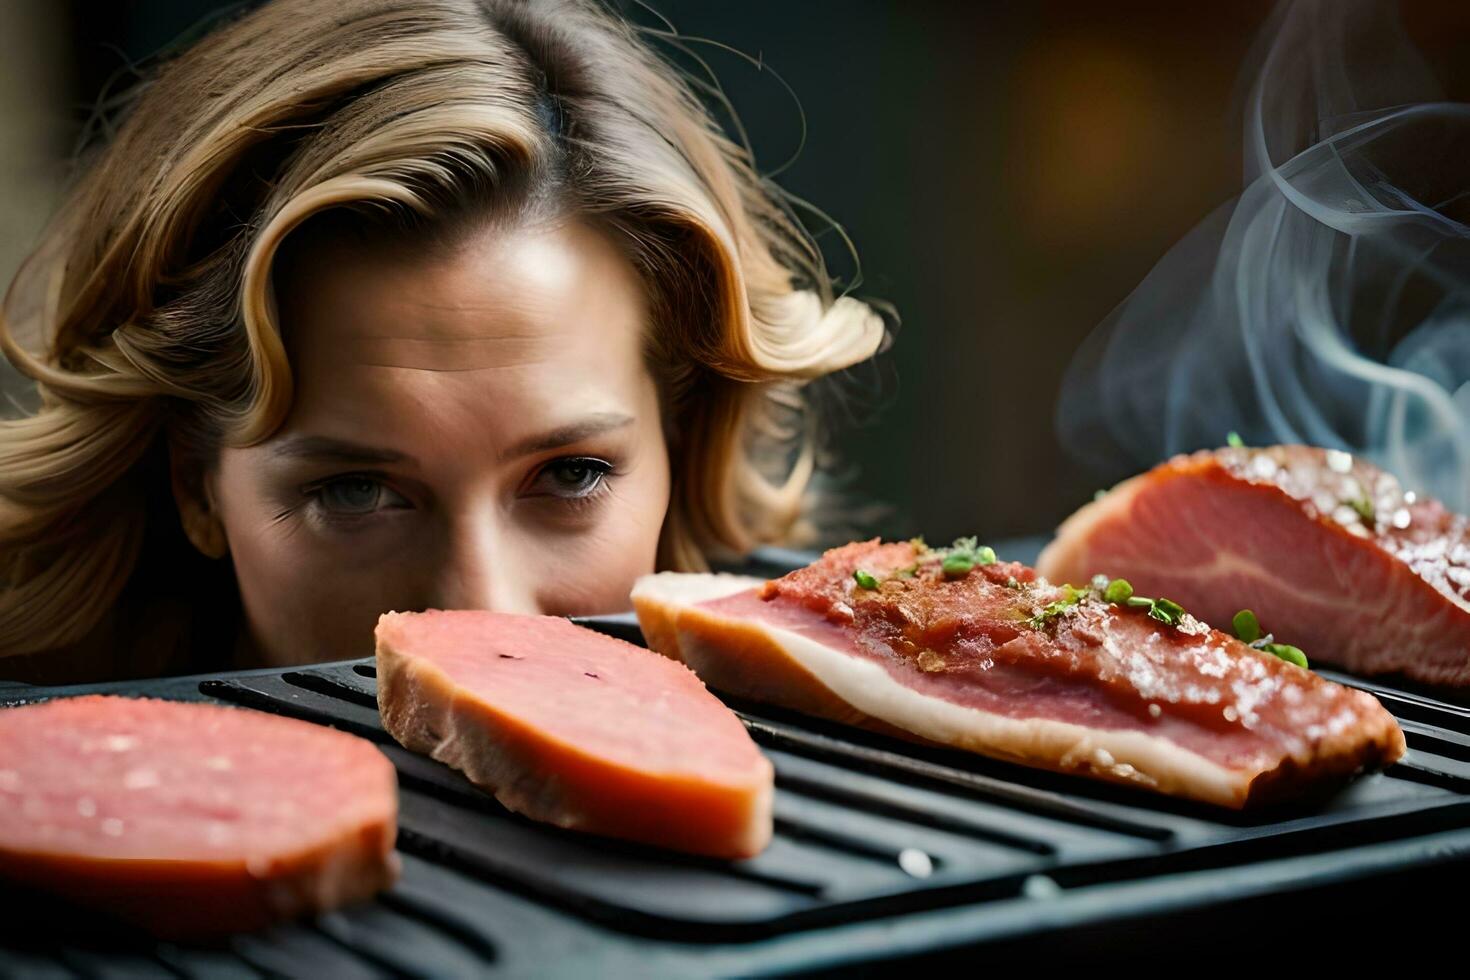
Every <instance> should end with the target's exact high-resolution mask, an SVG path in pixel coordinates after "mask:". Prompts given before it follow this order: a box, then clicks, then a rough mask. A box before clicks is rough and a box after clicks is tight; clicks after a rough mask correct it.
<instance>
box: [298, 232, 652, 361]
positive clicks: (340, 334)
mask: <svg viewBox="0 0 1470 980" xmlns="http://www.w3.org/2000/svg"><path fill="white" fill-rule="evenodd" d="M306 265H307V268H305V269H299V270H293V274H292V275H290V276H289V278H288V280H287V281H288V282H289V283H290V285H289V287H288V288H287V289H286V290H285V295H283V296H282V297H281V300H282V302H281V306H282V310H281V313H282V316H281V320H282V330H283V332H284V333H285V334H286V337H287V343H288V346H289V347H290V349H291V352H292V362H293V368H294V369H295V370H296V372H297V373H298V374H300V373H304V372H309V371H311V370H313V369H316V368H324V369H327V370H330V369H332V368H335V367H338V366H340V365H342V364H344V363H353V362H355V363H361V364H364V365H369V366H372V365H378V366H391V367H402V368H417V369H422V370H431V371H453V370H467V369H474V368H481V367H483V368H494V367H508V366H513V365H515V364H517V363H521V362H523V361H526V360H528V359H535V358H539V357H546V356H554V355H557V354H559V353H570V354H576V353H577V352H585V353H587V354H589V355H593V356H608V355H613V354H617V353H620V352H621V350H622V349H623V348H627V347H630V346H631V347H633V348H635V349H636V348H639V347H641V344H642V333H643V331H644V330H645V329H646V327H647V323H646V320H647V303H646V300H645V297H644V292H643V286H642V282H641V280H640V279H639V277H638V274H637V272H636V270H635V269H634V268H633V266H632V264H631V263H630V262H629V261H628V260H627V259H626V258H625V257H624V256H623V255H622V253H621V252H620V251H619V250H618V249H617V247H616V246H615V245H614V244H613V243H612V242H611V241H610V240H609V239H608V238H607V236H606V235H605V234H603V233H601V232H598V231H596V230H594V229H592V228H590V227H588V226H587V225H585V224H582V223H580V222H570V223H559V224H555V225H543V226H536V227H529V228H515V229H492V228H486V229H480V230H477V231H475V232H473V233H471V234H469V235H467V236H466V237H465V238H464V239H463V240H462V241H461V242H459V243H457V245H456V246H455V247H454V248H451V249H447V250H435V251H434V252H432V253H428V254H415V253H413V252H412V251H409V250H406V249H392V250H379V251H363V250H356V249H341V250H337V251H336V252H335V254H333V251H332V250H328V251H326V252H319V253H316V254H314V255H312V256H310V257H309V258H307V259H306Z"/></svg>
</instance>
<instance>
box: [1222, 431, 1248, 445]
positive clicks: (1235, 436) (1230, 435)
mask: <svg viewBox="0 0 1470 980" xmlns="http://www.w3.org/2000/svg"><path fill="white" fill-rule="evenodd" d="M1225 444H1226V445H1227V446H1229V447H1231V448H1232V449H1244V448H1245V440H1244V439H1242V438H1241V437H1240V433H1239V432H1227V433H1226V434H1225Z"/></svg>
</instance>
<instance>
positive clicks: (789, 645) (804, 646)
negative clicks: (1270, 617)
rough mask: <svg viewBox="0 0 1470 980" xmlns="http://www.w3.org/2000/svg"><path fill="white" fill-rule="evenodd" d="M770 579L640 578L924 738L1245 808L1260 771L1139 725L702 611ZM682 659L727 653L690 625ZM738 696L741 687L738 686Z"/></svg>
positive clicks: (682, 609)
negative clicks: (905, 677)
mask: <svg viewBox="0 0 1470 980" xmlns="http://www.w3.org/2000/svg"><path fill="white" fill-rule="evenodd" d="M762 581H763V580H761V579H754V578H748V577H743V576H734V575H697V574H680V573H673V572H661V573H659V574H656V575H651V576H645V577H644V578H642V579H640V580H639V581H638V583H637V585H636V586H635V588H634V590H633V599H634V602H635V603H642V604H649V605H653V604H656V605H660V606H663V607H664V609H665V612H666V614H668V615H669V616H670V618H671V619H672V620H673V621H674V622H675V623H677V622H678V620H679V618H682V617H693V616H698V617H708V618H711V619H715V620H719V621H721V622H722V624H724V625H728V627H729V628H731V629H753V630H757V631H759V632H760V633H762V634H764V635H765V636H766V637H768V638H769V639H770V640H772V641H773V642H775V643H776V644H777V645H779V646H780V647H781V649H782V650H783V651H784V652H785V653H786V655H787V656H789V657H790V658H791V659H792V660H793V661H794V662H795V663H797V664H799V665H800V666H802V667H803V668H805V669H806V670H807V671H808V672H810V673H811V675H812V676H813V677H815V678H816V679H817V680H818V681H820V682H821V683H822V684H823V685H824V686H825V687H826V688H827V689H828V690H830V691H831V692H832V693H833V694H834V695H836V696H837V697H838V698H840V699H842V700H843V701H845V702H847V703H848V704H850V705H852V706H853V707H854V708H856V709H857V710H858V711H861V712H862V713H863V714H866V715H868V716H869V717H871V718H874V719H877V720H879V721H883V722H886V723H888V724H890V725H893V726H894V727H896V728H900V729H903V730H904V731H907V732H911V733H913V734H915V735H918V736H920V737H922V738H927V739H929V740H931V741H934V742H940V743H943V744H946V745H953V746H956V747H959V748H964V749H969V750H972V751H976V752H979V753H981V754H984V755H991V756H995V757H999V758H1003V759H1007V760H1012V761H1019V762H1022V763H1026V764H1031V765H1040V766H1043V767H1045V768H1052V769H1062V770H1067V771H1072V772H1080V773H1092V774H1095V775H1098V776H1103V777H1106V778H1111V779H1114V780H1121V781H1125V782H1131V783H1137V784H1140V785H1143V786H1149V787H1153V788H1156V789H1158V790H1160V791H1162V792H1165V793H1171V794H1177V795H1182V796H1188V797H1191V798H1194V799H1198V800H1204V801H1206V802H1211V803H1217V804H1221V805H1225V806H1232V807H1234V806H1240V805H1241V804H1242V803H1243V802H1244V800H1245V798H1246V797H1247V795H1248V793H1249V789H1250V783H1251V780H1252V779H1253V778H1254V777H1255V776H1256V775H1257V773H1256V772H1254V771H1244V770H1232V769H1228V768H1226V767H1224V766H1221V765H1219V764H1217V763H1215V762H1212V761H1211V760H1209V759H1206V758H1204V757H1203V756H1201V755H1198V754H1197V753H1194V752H1191V751H1189V750H1188V749H1184V748H1181V747H1180V746H1178V745H1176V744H1174V743H1173V742H1170V741H1168V740H1167V739H1164V738H1161V737H1158V736H1154V735H1149V734H1148V733H1146V732H1141V731H1136V730H1108V729H1095V728H1087V727H1085V726H1082V725H1074V724H1072V723H1070V722H1064V721H1057V720H1054V719H1049V718H1020V719H1018V718H1008V717H1005V716H1003V715H998V714H995V713H993V712H989V711H985V710H982V709H980V708H975V707H969V706H966V705H961V704H956V703H954V702H951V701H946V700H943V699H941V698H935V697H931V696H929V695H927V694H922V693H920V692H918V691H916V690H914V689H913V688H910V687H908V686H906V685H904V684H903V683H901V682H899V681H897V680H895V679H894V678H893V677H892V675H890V674H889V673H888V671H887V670H885V669H884V668H883V667H882V666H881V665H880V664H877V663H875V662H873V661H871V660H865V659H862V658H859V657H854V656H852V655H850V654H847V653H843V652H841V651H838V650H834V649H832V648H830V647H828V646H826V645H824V644H822V643H819V642H817V641H815V640H812V639H810V638H808V637H805V636H802V635H801V634H799V633H796V632H793V631H791V630H787V629H782V628H780V627H776V626H770V625H767V624H765V623H761V622H759V621H754V620H747V619H738V618H735V617H729V616H724V615H721V614H720V613H718V612H716V611H712V610H709V609H704V608H696V607H697V605H698V604H699V603H702V602H708V601H710V600H713V599H718V598H722V597H724V596H727V595H733V594H735V593H737V592H741V591H744V590H745V589H749V588H752V587H754V586H756V585H759V584H760V583H761V582H762ZM678 634H679V636H678V641H679V645H680V648H679V651H678V653H679V654H680V656H682V659H683V660H684V662H685V663H686V664H688V665H689V667H690V668H691V669H693V670H694V671H695V673H701V667H702V666H704V665H706V664H708V663H709V662H710V661H712V660H717V659H719V658H721V657H723V656H725V655H724V654H723V653H722V652H721V651H718V650H706V649H702V646H703V644H702V642H701V641H700V640H699V639H698V638H697V637H696V636H695V634H694V632H693V631H691V630H688V629H678ZM730 693H732V694H740V693H742V692H739V691H732V692H730Z"/></svg>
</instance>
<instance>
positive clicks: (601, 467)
mask: <svg viewBox="0 0 1470 980" xmlns="http://www.w3.org/2000/svg"><path fill="white" fill-rule="evenodd" d="M611 470H612V464H611V463H605V462H603V461H602V460H600V459H592V458H590V457H586V456H569V457H567V458H566V459H555V460H552V461H551V462H550V463H547V464H546V465H545V466H543V467H541V470H540V472H538V473H537V474H536V476H535V478H534V479H533V480H532V482H531V489H530V491H529V495H530V496H547V497H562V498H565V499H573V500H575V499H578V498H583V497H590V496H592V495H593V494H594V493H596V492H597V490H598V489H599V488H600V487H601V486H602V484H603V481H604V480H606V479H607V474H608V473H609V472H610V471H611Z"/></svg>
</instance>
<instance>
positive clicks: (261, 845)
mask: <svg viewBox="0 0 1470 980" xmlns="http://www.w3.org/2000/svg"><path fill="white" fill-rule="evenodd" d="M397 810H398V794H397V779H396V776H395V774H394V770H393V766H392V764H391V763H389V761H388V760H387V759H386V758H385V757H384V756H383V754H382V753H381V752H379V751H378V750H377V749H376V748H374V747H373V745H372V744H371V743H370V742H368V741H366V740H364V739H360V738H357V737H355V736H352V735H348V734H345V733H343V732H339V731H336V730H334V729H330V728H323V727H320V726H317V725H312V724H310V723H307V722H304V721H297V720H294V719H289V718H280V717H277V716H274V715H268V714H264V713H262V712H257V711H249V710H245V709H239V708H229V707H224V706H220V705H211V704H188V703H179V702H171V701H161V700H147V699H132V698H122V697H109V696H100V695H97V696H87V697H76V698H64V699H59V700H55V701H49V702H46V703H42V704H35V705H27V706H23V707H18V708H9V709H5V710H3V711H0V875H3V876H4V877H6V878H9V879H11V880H14V881H18V882H21V883H24V884H27V885H31V886H34V887H39V888H42V889H46V890H49V891H52V892H56V893H59V894H61V895H63V896H64V897H67V898H69V899H72V900H77V901H81V902H85V903H90V904H93V905H97V906H99V907H101V908H102V909H104V910H105V911H108V912H110V913H112V914H114V915H116V916H118V917H120V918H123V919H125V920H127V921H130V922H133V923H134V924H137V925H139V926H142V927H144V928H146V929H148V930H149V931H151V932H153V933H155V934H157V935H160V936H166V937H171V938H197V937H205V936H212V935H220V934H226V933H233V932H243V931H247V930H253V929H257V928H260V927H262V926H265V925H267V924H269V923H271V922H275V921H279V920H284V919H289V918H293V917H296V916H299V915H303V914H307V913H313V912H322V911H326V910H329V909H333V908H336V907H338V906H340V905H344V904H347V903H349V902H353V901H357V900H360V899H364V898H367V897H369V896H371V895H373V894H374V893H376V892H377V891H379V890H381V889H383V888H386V887H388V886H389V885H390V884H391V883H392V882H393V880H394V878H395V876H396V874H397V867H398V864H397V858H396V856H395V855H394V853H393V842H394V838H395V835H396V830H397Z"/></svg>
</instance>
